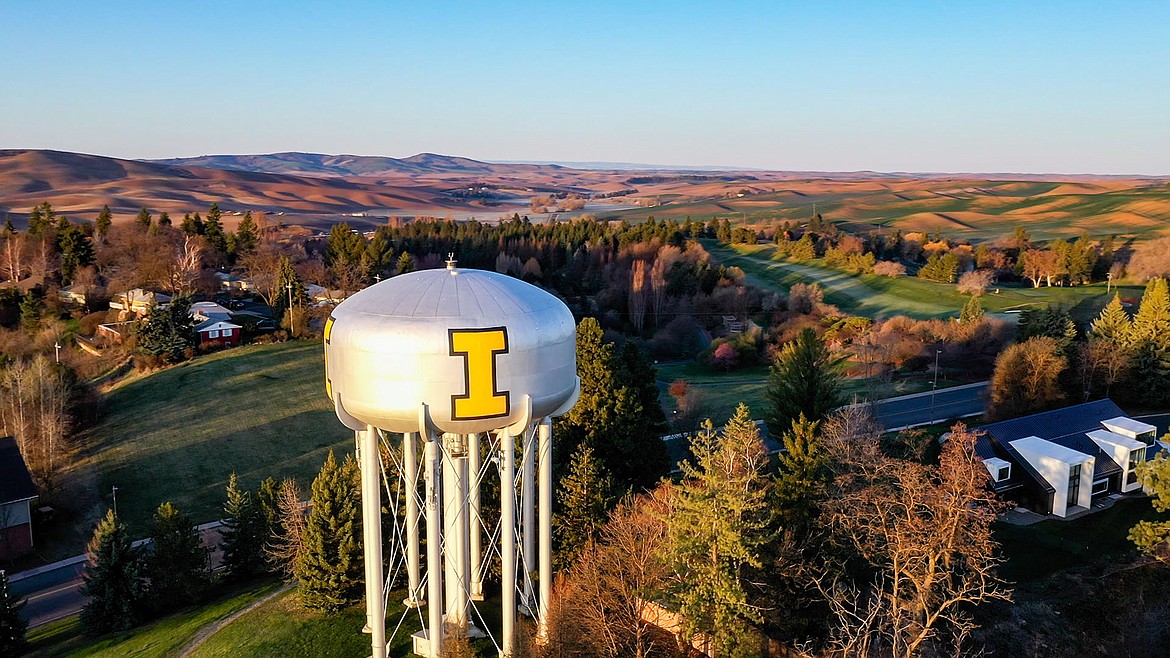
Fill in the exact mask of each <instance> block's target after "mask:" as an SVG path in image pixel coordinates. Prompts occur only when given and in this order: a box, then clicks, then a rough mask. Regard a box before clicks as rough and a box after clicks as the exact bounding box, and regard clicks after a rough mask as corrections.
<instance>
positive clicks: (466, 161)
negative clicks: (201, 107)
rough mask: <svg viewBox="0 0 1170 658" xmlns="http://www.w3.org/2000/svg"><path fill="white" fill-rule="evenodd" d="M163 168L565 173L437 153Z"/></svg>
mask: <svg viewBox="0 0 1170 658" xmlns="http://www.w3.org/2000/svg"><path fill="white" fill-rule="evenodd" d="M148 162H153V163H156V164H162V165H178V166H182V167H207V168H211V169H226V170H229V171H254V172H264V173H274V174H294V175H302V176H310V175H311V176H339V177H343V178H353V177H357V176H386V175H391V174H493V175H516V174H531V173H540V172H542V171H546V170H557V169H563V168H564V167H560V166H558V165H536V164H524V163H490V162H480V161H479V160H472V159H470V158H460V157H456V156H450V155H438V154H435V153H419V154H417V155H412V156H410V157H409V158H391V157H386V156H370V155H327V154H323V153H298V152H286V153H268V154H263V155H201V156H198V157H193V158H169V159H165V160H148Z"/></svg>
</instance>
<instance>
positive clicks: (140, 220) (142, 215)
mask: <svg viewBox="0 0 1170 658" xmlns="http://www.w3.org/2000/svg"><path fill="white" fill-rule="evenodd" d="M134 223H135V224H138V225H139V226H141V227H143V228H150V227H151V225H152V224H153V223H154V218H153V217H151V215H150V211H148V210H147V209H146V208H143V209H142V210H139V211H138V215H137V216H135V217H134Z"/></svg>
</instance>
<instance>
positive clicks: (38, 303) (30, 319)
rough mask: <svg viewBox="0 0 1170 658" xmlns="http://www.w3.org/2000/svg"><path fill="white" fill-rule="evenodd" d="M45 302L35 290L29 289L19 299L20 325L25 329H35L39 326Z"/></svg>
mask: <svg viewBox="0 0 1170 658" xmlns="http://www.w3.org/2000/svg"><path fill="white" fill-rule="evenodd" d="M44 312H45V304H44V301H43V300H42V299H41V296H40V294H39V292H38V291H37V290H30V291H28V292H27V293H25V295H24V297H23V298H21V300H20V326H21V327H23V328H24V330H25V331H30V332H31V331H36V330H37V329H39V328H40V326H41V316H42V315H44Z"/></svg>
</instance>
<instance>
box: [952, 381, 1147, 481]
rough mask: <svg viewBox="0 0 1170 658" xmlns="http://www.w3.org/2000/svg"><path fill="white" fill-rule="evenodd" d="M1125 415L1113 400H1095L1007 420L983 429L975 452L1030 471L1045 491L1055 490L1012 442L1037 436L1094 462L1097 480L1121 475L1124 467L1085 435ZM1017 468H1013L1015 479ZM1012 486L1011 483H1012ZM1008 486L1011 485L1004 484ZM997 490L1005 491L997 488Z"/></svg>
mask: <svg viewBox="0 0 1170 658" xmlns="http://www.w3.org/2000/svg"><path fill="white" fill-rule="evenodd" d="M1118 416H1125V412H1124V411H1122V410H1121V407H1118V406H1117V405H1116V404H1114V402H1113V400H1109V399H1105V400H1094V401H1093V402H1086V403H1084V404H1076V405H1073V406H1071V407H1064V408H1063V409H1055V410H1053V411H1045V412H1043V413H1038V414H1032V415H1031V416H1023V417H1021V418H1013V419H1012V420H1004V421H1000V422H998V423H992V424H990V425H984V426H983V427H980V428H979V429H980V430H983V432H984V434H983V435H982V436H981V437H980V438H979V440H978V442H977V443H976V445H975V452H976V453H977V454H978V455H979V456H980V457H981V458H983V459H987V458H988V457H999V458H1000V459H1006V460H1007V461H1010V462H1012V463H1013V464H1016V465H1017V466H1019V467H1021V468H1022V469H1023V470H1024V471H1027V472H1028V474H1029V475H1031V476H1032V477H1033V478H1034V479H1036V481H1037V482H1038V483H1039V484H1040V485H1041V486H1042V487H1044V488H1045V489H1047V490H1053V489H1052V486H1051V485H1049V484H1048V483H1047V481H1046V480H1045V479H1044V478H1043V477H1041V476H1040V474H1039V473H1036V472H1035V470H1034V469H1033V468H1032V467H1031V465H1030V464H1029V463H1028V460H1026V459H1023V458H1022V457H1020V456H1019V454H1018V453H1017V452H1016V450H1015V448H1012V447H1011V445H1010V444H1011V442H1012V441H1015V440H1016V439H1022V438H1024V437H1027V436H1037V437H1040V438H1041V439H1044V440H1046V441H1051V442H1053V443H1055V444H1057V445H1061V446H1064V447H1066V448H1071V449H1073V450H1076V451H1077V452H1081V453H1084V454H1086V455H1092V456H1093V457H1094V459H1095V463H1094V466H1093V478H1094V479H1098V478H1101V477H1107V476H1110V475H1113V474H1115V473H1120V472H1121V470H1122V469H1121V465H1119V464H1118V463H1117V462H1115V461H1113V459H1111V458H1110V457H1109V455H1108V454H1106V453H1105V451H1103V450H1101V448H1100V447H1098V446H1097V444H1096V443H1094V442H1093V440H1092V439H1090V438H1089V437H1088V436H1086V433H1088V432H1092V431H1093V430H1099V429H1103V428H1104V426H1103V425H1101V421H1103V420H1110V419H1112V418H1117V417H1118ZM1015 478H1016V469H1015V468H1013V469H1012V478H1011V479H1012V480H1015ZM1009 483H1010V481H1009ZM1003 484H1005V485H1006V484H1008V483H1003ZM996 490H1002V489H1001V487H999V486H996Z"/></svg>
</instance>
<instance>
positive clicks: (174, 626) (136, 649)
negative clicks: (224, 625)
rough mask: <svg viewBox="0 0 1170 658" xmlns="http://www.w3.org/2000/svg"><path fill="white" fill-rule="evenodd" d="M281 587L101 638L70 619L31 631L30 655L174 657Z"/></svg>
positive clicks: (237, 591) (239, 594)
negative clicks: (211, 626) (213, 627)
mask: <svg viewBox="0 0 1170 658" xmlns="http://www.w3.org/2000/svg"><path fill="white" fill-rule="evenodd" d="M279 587H280V584H279V583H273V582H269V583H265V584H262V585H256V584H252V585H250V586H247V587H236V588H232V589H229V590H227V591H226V592H225V594H224V595H223V596H222V597H220V598H219V599H217V600H215V601H213V602H211V603H209V604H206V605H204V606H203V607H199V608H192V609H189V610H185V611H182V612H179V613H177V614H174V615H171V616H170V617H166V618H164V619H160V620H158V621H155V622H153V623H150V624H148V625H146V626H143V627H141V628H136V629H134V630H131V631H127V632H125V633H115V634H112V635H108V636H105V637H101V638H89V637H86V636H85V635H82V634H81V624H80V622H79V621H78V618H77V617H76V616H74V617H69V618H67V619H63V620H61V621H58V622H54V623H52V624H48V625H46V626H42V627H40V628H37V629H34V630H32V631H30V633H29V640H30V642H32V644H33V653H32V654H31V655H32V656H44V657H48V656H54V657H57V656H60V657H63V658H73V657H77V658H80V657H81V656H92V657H97V658H101V657H106V658H120V657H122V656H134V657H136V658H153V657H155V656H157V657H158V658H162V657H164V656H174V655H176V654H177V653H178V651H179V650H180V649H182V648H183V647H184V646H186V645H187V644H188V643H189V642H191V641H192V640H193V639H194V637H195V635H196V634H197V633H198V632H199V630H200V629H201V628H203V627H204V626H207V625H209V624H215V623H217V622H219V621H221V620H223V619H226V618H227V617H229V616H231V615H232V614H235V613H236V612H237V611H239V610H243V609H244V608H246V607H248V606H249V605H251V604H253V603H254V602H256V601H258V600H260V599H262V598H264V597H265V596H268V595H269V594H271V593H272V592H274V591H276V590H277V589H278V588H279Z"/></svg>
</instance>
